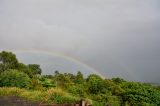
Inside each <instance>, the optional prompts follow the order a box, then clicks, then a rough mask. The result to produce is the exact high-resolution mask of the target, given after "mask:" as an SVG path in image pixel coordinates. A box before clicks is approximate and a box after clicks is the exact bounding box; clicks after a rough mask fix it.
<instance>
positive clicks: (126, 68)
mask: <svg viewBox="0 0 160 106" xmlns="http://www.w3.org/2000/svg"><path fill="white" fill-rule="evenodd" d="M7 51H13V52H17V53H23V52H24V53H43V54H46V55H50V56H55V57H59V58H62V59H65V60H68V61H71V62H74V63H77V64H80V65H82V66H84V67H85V68H87V69H89V70H90V71H91V72H92V73H94V74H97V75H99V76H100V77H102V78H103V79H104V78H105V76H103V75H102V74H101V73H100V72H98V71H97V70H96V69H95V68H93V67H91V66H90V65H88V64H87V63H85V62H83V61H82V60H80V59H78V58H75V57H72V56H68V55H66V54H63V53H60V52H55V51H49V50H43V51H42V50H36V49H25V50H23V49H20V50H19V49H16V50H7ZM111 57H112V58H111ZM110 59H111V60H112V61H114V62H115V63H116V64H117V65H118V66H120V67H121V68H123V71H125V72H126V73H127V74H128V75H129V77H131V78H133V79H137V80H140V79H138V78H136V77H135V75H134V73H133V71H132V70H131V69H130V68H129V67H128V66H126V65H125V64H123V63H122V62H118V60H116V59H115V58H114V57H113V56H110Z"/></svg>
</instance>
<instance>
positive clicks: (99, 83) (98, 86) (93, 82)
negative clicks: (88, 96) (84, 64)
mask: <svg viewBox="0 0 160 106" xmlns="http://www.w3.org/2000/svg"><path fill="white" fill-rule="evenodd" d="M87 84H88V91H89V92H90V93H92V94H98V93H100V92H102V91H103V89H104V81H103V79H102V78H101V77H100V76H98V75H96V74H91V75H89V76H88V78H87Z"/></svg>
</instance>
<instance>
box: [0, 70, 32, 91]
mask: <svg viewBox="0 0 160 106" xmlns="http://www.w3.org/2000/svg"><path fill="white" fill-rule="evenodd" d="M29 83H30V78H29V77H28V75H27V74H25V73H23V72H20V71H18V70H13V69H11V70H8V71H4V72H2V73H1V74H0V86H1V87H2V86H10V87H19V88H24V87H27V85H28V84H29Z"/></svg>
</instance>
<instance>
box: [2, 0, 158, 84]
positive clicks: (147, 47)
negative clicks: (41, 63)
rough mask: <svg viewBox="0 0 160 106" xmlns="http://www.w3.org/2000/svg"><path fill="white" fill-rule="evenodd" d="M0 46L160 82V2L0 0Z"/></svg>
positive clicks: (121, 75) (153, 0)
mask: <svg viewBox="0 0 160 106" xmlns="http://www.w3.org/2000/svg"><path fill="white" fill-rule="evenodd" d="M0 49H1V50H7V49H10V50H21V49H23V50H28V49H29V50H39V51H50V52H56V53H60V54H64V55H66V56H69V57H72V58H75V59H78V60H81V62H83V63H86V64H88V65H89V66H90V67H92V68H94V69H95V70H98V72H99V73H101V74H103V75H104V76H106V77H116V76H120V77H123V78H125V79H128V80H137V81H147V82H158V81H160V0H0Z"/></svg>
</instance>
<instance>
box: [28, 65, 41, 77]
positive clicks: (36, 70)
mask: <svg viewBox="0 0 160 106" xmlns="http://www.w3.org/2000/svg"><path fill="white" fill-rule="evenodd" d="M28 67H29V68H30V69H31V71H32V74H34V75H37V74H41V73H42V69H41V68H40V65H38V64H29V65H28Z"/></svg>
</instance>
